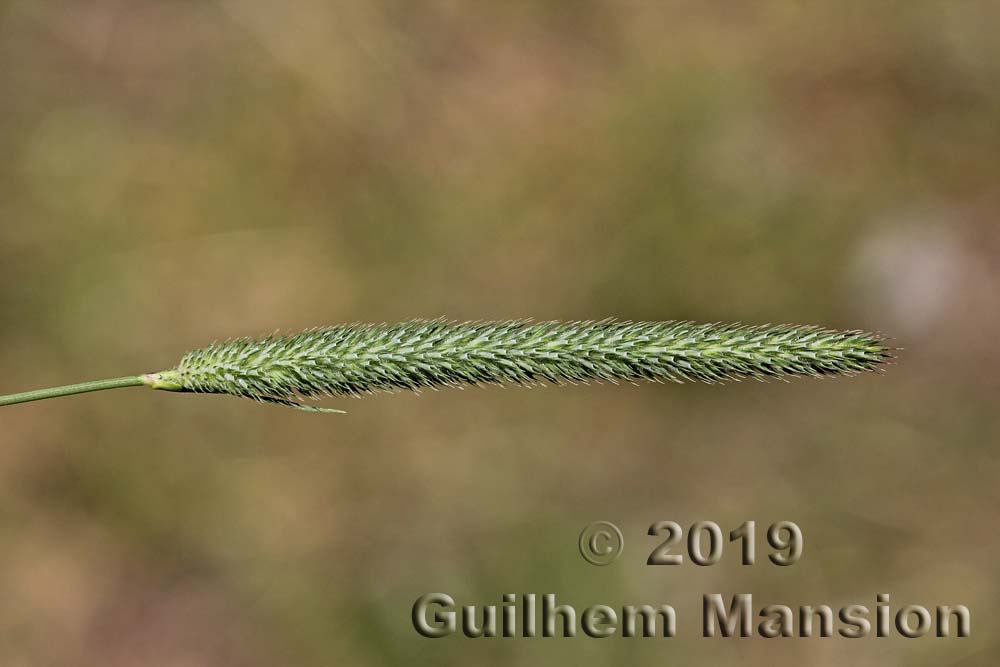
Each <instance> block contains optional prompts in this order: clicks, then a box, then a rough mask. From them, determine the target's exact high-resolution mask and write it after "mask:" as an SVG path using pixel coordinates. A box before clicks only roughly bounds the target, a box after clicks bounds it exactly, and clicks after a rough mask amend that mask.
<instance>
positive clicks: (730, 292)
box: [0, 0, 1000, 667]
mask: <svg viewBox="0 0 1000 667" xmlns="http://www.w3.org/2000/svg"><path fill="white" fill-rule="evenodd" d="M998 22H1000V8H998V6H997V5H996V4H993V3H986V2H968V3H965V2H962V3H958V2H953V3H949V2H926V3H898V2H896V3H867V4H863V5H858V4H853V5H845V4H844V3H836V2H826V3H809V4H808V5H791V4H787V3H763V4H757V5H753V6H749V5H738V6H737V5H734V4H731V3H712V2H707V3H703V2H698V3H694V2H677V3H652V2H631V1H626V2H609V1H603V2H601V1H597V0H593V1H588V2H576V3H543V2H528V1H522V0H519V1H517V2H510V3H492V4H489V5H476V6H473V5H471V4H462V3H455V2H451V1H448V0H441V1H432V2H425V3H415V4H409V3H402V2H397V1H392V0H385V1H378V2H363V3H362V2H358V3H349V2H320V1H319V0H306V1H305V2H297V3H291V4H286V3H278V2H267V1H266V0H246V1H239V2H237V1H236V0H222V1H220V2H214V3H205V2H194V1H187V0H182V1H176V2H149V1H140V2H124V1H122V0H95V1H93V2H86V3H82V2H72V1H70V0H57V1H55V2H45V3H39V2H30V1H27V0H9V1H7V2H3V3H0V62H2V63H3V67H0V153H2V155H3V156H4V159H3V160H0V267H2V268H0V369H2V370H3V373H2V385H0V391H18V390H22V389H29V388H34V387H36V386H45V385H53V384H62V383H66V382H72V381H77V380H81V379H85V378H91V377H103V376H114V375H119V374H123V373H132V372H143V371H150V370H156V369H159V368H161V367H167V366H168V365H169V364H171V363H173V362H174V361H175V360H176V358H177V356H178V355H179V354H180V353H182V352H183V351H184V350H186V349H188V348H190V347H194V346H198V345H202V344H204V343H206V342H208V341H210V340H212V339H215V338H224V337H227V336H234V335H243V334H259V333H267V332H270V331H272V330H274V329H276V328H281V329H282V330H295V329H299V328H304V327H307V326H313V325H322V324H332V323H336V322H348V321H359V320H360V321H383V320H387V321H393V320H399V319H405V318H409V317H437V316H447V317H450V318H457V319H463V318H504V317H535V318H538V319H549V318H564V319H565V318H599V317H605V316H617V317H621V318H628V319H671V318H677V319H681V318H690V319H698V320H708V321H716V320H725V321H728V320H742V321H746V322H754V323H756V322H767V321H774V322H777V321H794V322H801V323H815V324H822V325H827V326H832V327H840V328H843V327H846V328H851V327H859V328H870V329H881V330H884V331H886V332H887V333H889V334H891V335H894V336H896V337H897V338H898V340H899V343H900V345H902V346H903V347H905V348H906V350H905V352H904V354H903V357H902V360H901V362H900V364H899V365H898V366H897V367H895V368H893V369H891V370H890V372H889V373H888V374H887V375H886V376H885V377H866V378H859V379H857V380H852V381H849V382H798V383H795V384H793V385H782V384H769V385H758V384H755V383H754V384H748V385H741V386H735V387H730V388H725V389H719V388H711V387H694V386H685V387H649V386H645V387H642V388H632V387H624V388H613V387H587V388H576V389H565V390H560V391H551V390H542V389H539V390H531V391H527V390H513V389H510V390H496V389H485V390H475V391H466V392H441V393H440V394H437V393H433V392H431V393H427V394H425V395H423V396H419V397H418V396H404V395H400V396H388V397H374V398H369V399H365V400H363V401H346V402H341V404H339V407H345V408H347V409H348V410H349V411H350V414H349V415H347V416H343V417H332V416H331V417H322V416H314V415H303V414H300V413H297V412H295V411H287V410H282V409H266V408H261V407H259V406H255V405H252V404H248V403H245V402H242V401H235V400H227V399H226V398H212V397H199V398H196V399H194V400H186V399H185V397H174V396H159V395H156V394H152V393H149V392H143V391H139V390H133V391H128V392H120V393H116V394H113V395H112V394H103V395H102V394H95V395H89V396H82V397H78V398H76V399H74V400H66V401H60V402H46V403H39V404H34V405H26V406H18V407H16V408H10V409H6V410H4V411H3V414H2V415H0V420H2V421H0V445H2V446H0V498H2V502H0V538H2V540H3V544H4V548H3V549H2V550H0V564H2V567H0V590H2V591H3V593H4V600H5V602H4V603H3V604H2V605H0V662H2V663H3V664H25V665H28V664H32V665H33V664H80V665H82V664H94V665H102V666H105V667H107V666H113V665H133V664H151V665H152V664H157V665H160V664H162V665H181V664H184V665H188V664H227V665H276V664H295V665H329V664H351V665H379V664H401V663H408V662H414V661H420V662H430V661H433V662H435V663H436V664H443V665H459V664H462V665H465V664H470V663H471V664H479V665H493V664H496V665H499V664H505V665H506V664H510V663H518V664H522V663H523V664H576V663H579V662H584V661H586V664H592V665H599V664H608V665H612V664H614V665H617V664H623V663H627V662H633V663H634V662H638V661H640V660H642V661H651V660H675V661H677V662H686V663H693V664H700V663H710V664H724V663H726V662H734V663H735V662H736V661H737V660H738V661H739V662H740V664H747V665H756V664H761V665H764V664H766V665H798V664H802V663H804V662H805V663H808V664H812V665H825V664H837V665H840V664H844V662H845V661H847V662H850V663H851V664H856V665H884V664H886V663H887V662H898V663H901V664H903V663H905V664H907V665H940V664H951V663H954V664H958V663H959V662H960V661H961V660H963V659H964V660H966V661H967V662H965V663H962V664H990V663H992V662H993V661H994V660H996V659H997V657H998V656H1000V647H998V646H997V645H996V642H995V640H994V639H993V638H992V637H991V636H990V634H989V632H988V630H987V628H988V627H989V623H990V619H991V618H992V617H993V616H995V615H996V614H997V613H998V607H997V606H998V603H997V598H996V595H995V591H996V590H997V587H998V585H1000V580H998V575H997V570H996V559H997V557H998V556H1000V539H998V538H997V535H996V531H994V530H993V529H992V526H993V524H994V523H995V520H996V518H997V513H998V509H1000V495H998V492H997V490H996V489H997V486H996V483H995V481H996V479H997V475H998V473H1000V462H998V460H997V453H996V448H995V443H996V442H997V441H998V435H1000V433H998V431H1000V418H998V416H997V411H996V405H997V398H998V388H1000V387H998V380H997V377H998V372H997V371H998V366H1000V355H998V353H997V350H996V339H997V333H998V317H1000V315H998V312H997V309H996V307H995V305H996V299H995V294H996V290H997V288H998V287H1000V265H998V263H997V261H996V257H997V256H998V252H1000V234H998V230H1000V228H998V226H997V224H996V218H997V213H998V210H1000V196H998V195H1000V189H998V188H997V186H996V184H997V183H998V182H1000V162H998V160H997V155H998V154H1000V151H998V149H1000V124H998V123H997V118H998V117H1000V116H998V112H1000V64H998V63H1000V46H998V44H1000V43H998V42H997V40H996V39H995V37H994V33H995V26H996V25H998ZM188 398H190V397H188ZM596 519H612V520H615V521H616V522H618V523H619V524H620V525H622V526H623V528H624V529H625V532H626V554H625V557H624V558H623V560H622V561H621V562H619V563H617V564H616V565H615V566H612V567H608V568H603V569H596V568H592V567H590V566H588V565H587V564H586V563H584V562H583V561H582V559H581V558H580V557H579V555H578V554H577V553H576V537H577V534H578V532H579V530H580V529H581V528H582V527H583V526H584V525H585V524H587V523H589V522H590V521H593V520H596ZM659 519H672V520H676V521H679V522H681V523H682V524H684V523H688V524H689V523H691V522H693V521H696V520H706V519H707V520H714V521H717V522H719V523H720V524H721V525H722V526H723V527H724V528H727V529H729V528H735V527H736V526H737V525H739V524H740V523H741V522H742V521H744V520H746V519H754V520H756V521H758V523H759V524H762V525H763V524H767V523H770V522H772V521H775V520H780V519H788V520H794V521H796V522H798V523H799V524H800V525H801V526H802V527H803V530H804V532H805V535H806V545H807V547H806V553H805V555H804V557H803V561H802V562H801V563H799V564H797V565H796V566H794V567H792V568H789V569H787V570H781V571H776V569H775V568H770V567H768V566H762V565H758V566H756V567H754V568H742V569H741V568H740V567H739V566H738V565H735V564H733V562H732V561H731V560H727V561H726V563H725V564H723V565H720V566H717V567H714V568H691V567H685V568H684V569H683V571H665V570H664V569H663V568H649V567H646V566H644V565H642V564H641V563H642V562H644V560H645V555H646V554H645V553H642V552H643V551H647V547H648V548H650V549H651V548H652V546H654V545H653V543H652V542H648V543H647V541H645V540H644V539H643V535H644V533H645V527H646V526H648V525H649V524H650V523H652V522H653V521H655V520H659ZM431 591H444V592H448V593H451V594H452V595H454V596H456V598H458V599H461V600H462V601H463V602H467V603H471V602H488V601H495V600H498V599H499V597H500V595H502V593H505V592H537V593H543V592H556V593H557V594H559V596H560V599H562V598H565V599H566V600H567V601H571V602H573V603H575V604H577V605H579V606H581V607H582V606H586V605H588V604H594V603H598V602H602V603H609V604H622V603H641V602H658V601H663V602H670V603H672V604H675V605H676V606H677V608H678V613H679V615H680V620H681V625H680V634H681V637H679V638H677V639H675V640H672V641H670V642H656V641H652V640H646V641H631V642H630V641H621V640H607V641H604V642H594V641H584V640H577V641H555V640H554V641H551V642H545V641H517V642H506V641H481V642H473V641H466V640H460V639H454V640H437V641H433V642H432V641H429V640H423V639H420V638H419V637H417V635H416V633H415V632H414V631H413V630H412V628H411V627H410V621H409V613H410V606H411V605H412V603H413V601H414V600H415V599H416V598H417V597H418V596H419V595H421V594H423V593H426V592H431ZM742 591H746V592H753V593H755V597H759V598H766V599H768V600H769V601H772V602H783V603H795V602H804V603H805V602H813V603H817V602H822V603H830V604H837V603H839V604H846V603H849V602H861V603H868V604H872V601H873V600H874V595H875V593H877V592H891V593H892V595H893V598H894V599H898V600H907V601H913V602H919V603H923V604H926V605H929V606H932V605H934V604H940V603H965V604H967V605H969V606H970V607H971V608H972V610H973V622H974V625H973V637H972V638H971V639H968V640H964V641H961V642H956V641H944V640H921V641H919V642H906V641H902V640H899V639H889V640H866V641H863V642H853V643H851V642H843V641H836V642H835V643H833V644H830V643H825V642H819V641H812V642H808V641H789V642H775V641H769V642H765V641H749V642H747V641H741V642H739V643H738V644H737V643H736V642H733V641H728V642H720V641H710V640H705V639H699V638H698V637H697V627H696V626H697V623H696V621H697V618H698V613H699V609H700V595H701V594H702V593H707V592H742ZM54 638H58V641H56V640H54ZM827 641H833V640H827Z"/></svg>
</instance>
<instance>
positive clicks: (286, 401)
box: [0, 320, 893, 410]
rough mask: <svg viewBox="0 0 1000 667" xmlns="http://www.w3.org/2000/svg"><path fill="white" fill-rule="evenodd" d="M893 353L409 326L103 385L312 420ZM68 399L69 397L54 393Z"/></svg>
mask: <svg viewBox="0 0 1000 667" xmlns="http://www.w3.org/2000/svg"><path fill="white" fill-rule="evenodd" d="M892 355H893V348H892V347H890V346H889V345H888V344H887V343H886V341H885V340H884V339H883V338H882V337H881V336H879V335H877V334H871V333H866V332H863V331H836V330H832V329H825V328H821V327H816V326H797V325H765V326H745V325H733V324H694V323H690V322H622V321H616V320H602V321H587V322H541V323H531V322H526V321H521V320H513V321H503V322H462V323H456V322H446V321H442V320H413V321H409V322H403V323H400V324H391V325H390V324H350V325H339V326H332V327H324V328H318V329H311V330H308V331H303V332H301V333H296V334H291V335H272V336H267V337H264V338H238V339H234V340H228V341H225V342H221V343H213V344H212V345H209V346H208V347H204V348H200V349H197V350H193V351H191V352H188V353H187V354H185V355H184V357H183V358H182V359H181V361H180V363H179V364H178V365H177V366H176V367H175V368H172V369H170V370H167V371H162V372H160V373H150V374H146V375H142V376H137V377H135V378H121V379H119V380H115V381H105V382H117V383H118V384H115V385H113V386H132V385H133V384H145V385H147V386H150V387H152V388H154V389H165V390H170V391H184V392H197V393H208V394H228V395H232V396H242V397H246V398H251V399H254V400H257V401H262V402H267V403H279V404H282V405H290V406H293V407H299V408H303V409H309V410H323V409H322V408H312V407H307V406H303V405H301V404H299V403H298V401H299V400H301V399H303V398H316V397H321V396H345V395H353V396H358V395H362V394H366V393H371V392H378V391H390V392H391V391H398V390H407V389H409V390H419V389H421V388H424V387H452V386H466V385H481V384H513V385H536V384H544V383H553V384H564V383H577V382H590V381H597V382H611V383H617V382H636V381H640V380H648V381H653V382H706V383H712V384H715V383H722V382H727V381H737V380H743V379H747V378H753V379H757V380H765V379H768V378H782V379H784V378H789V377H793V376H814V377H823V376H830V375H853V374H856V373H861V372H865V371H873V370H876V369H877V368H878V367H879V366H880V365H882V364H883V363H885V362H887V361H888V360H890V359H891V357H892ZM126 381H129V382H126ZM83 386H84V385H76V387H83ZM98 388H102V387H97V388H89V389H82V390H81V391H95V390H96V389H98ZM103 388H111V387H103ZM61 389H70V388H61ZM41 391H42V392H45V391H56V390H41ZM29 393H32V394H38V393H39V392H29ZM67 393H80V392H79V391H67V392H64V393H60V394H54V395H66V394H67ZM15 396H16V395H15ZM21 396H26V394H25V395H21ZM47 397H49V396H35V397H33V398H27V399H25V400H37V398H47ZM5 398H6V399H10V398H11V397H0V405H4V404H5V403H4V399H5ZM7 402H8V403H12V402H24V401H11V400H8V401H7Z"/></svg>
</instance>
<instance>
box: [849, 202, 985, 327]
mask: <svg viewBox="0 0 1000 667" xmlns="http://www.w3.org/2000/svg"><path fill="white" fill-rule="evenodd" d="M930 214H931V212H930V211H926V212H923V213H918V214H916V216H914V217H911V218H909V219H905V220H903V221H902V222H903V223H905V224H891V225H888V226H879V227H877V228H876V229H877V230H876V232H875V233H874V234H872V235H870V236H869V237H868V238H866V239H864V240H863V241H862V243H861V245H860V247H859V248H858V251H857V254H856V255H855V262H854V266H853V268H852V275H851V279H852V287H853V289H854V291H855V292H856V293H857V295H858V296H859V297H860V298H861V299H862V300H863V302H864V303H865V304H866V307H867V308H868V309H869V310H870V311H871V313H872V314H871V319H872V321H875V322H880V323H881V322H885V327H886V328H887V329H889V328H890V327H891V329H892V330H893V332H894V333H895V334H896V335H905V336H908V337H911V338H913V337H923V336H927V335H929V332H930V331H931V330H932V329H933V328H934V327H935V326H936V325H937V324H938V323H939V322H941V321H942V320H943V319H944V318H945V317H947V315H948V313H949V312H950V305H951V304H952V302H953V301H954V300H956V298H957V297H958V296H959V292H960V290H962V288H963V282H964V281H965V279H966V276H965V275H963V269H962V266H963V264H964V263H966V262H967V261H968V259H969V258H968V257H967V253H966V251H965V250H964V249H963V247H962V243H961V240H960V237H959V234H958V232H956V231H955V230H954V229H951V228H949V227H947V226H946V224H947V222H948V221H947V219H945V218H927V219H926V221H925V220H922V219H921V218H925V217H927V216H929V215H930Z"/></svg>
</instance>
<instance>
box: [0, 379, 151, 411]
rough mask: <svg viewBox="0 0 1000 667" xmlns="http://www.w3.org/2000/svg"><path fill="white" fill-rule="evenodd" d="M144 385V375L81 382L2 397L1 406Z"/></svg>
mask: <svg viewBox="0 0 1000 667" xmlns="http://www.w3.org/2000/svg"><path fill="white" fill-rule="evenodd" d="M144 384H148V383H147V381H146V380H145V379H144V376H142V375H133V376H129V377H122V378H113V379H111V380H93V381H91V382H81V383H80V384H70V385H66V386H65V387H50V388H48V389H36V390H34V391H25V392H23V393H20V394H9V395H7V396H0V405H14V404H16V403H27V402H28V401H41V400H43V399H46V398H57V397H59V396H72V395H73V394H85V393H87V392H88V391H104V390H105V389H118V388H120V387H140V386H142V385H144Z"/></svg>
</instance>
